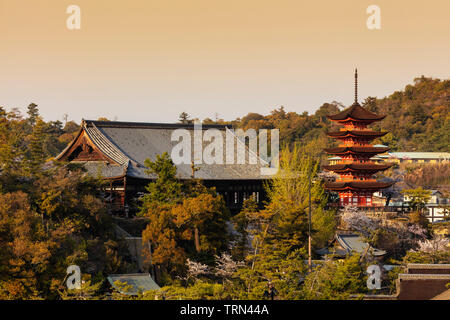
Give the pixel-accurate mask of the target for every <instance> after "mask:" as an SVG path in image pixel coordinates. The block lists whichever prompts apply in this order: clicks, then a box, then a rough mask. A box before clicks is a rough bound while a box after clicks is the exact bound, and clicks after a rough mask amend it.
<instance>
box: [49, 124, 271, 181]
mask: <svg viewBox="0 0 450 320" xmlns="http://www.w3.org/2000/svg"><path fill="white" fill-rule="evenodd" d="M177 129H186V130H193V129H194V125H193V124H165V123H140V122H118V121H93V120H83V122H82V126H81V130H80V132H79V133H78V135H77V137H76V138H75V139H74V141H72V142H71V143H70V144H69V145H68V146H67V148H66V149H64V151H62V152H61V154H59V155H58V156H57V157H56V159H57V160H67V159H70V153H71V152H74V149H75V147H76V146H77V144H81V143H89V144H91V145H92V146H93V147H95V149H96V150H98V152H99V153H101V155H102V159H100V160H108V161H84V160H83V162H84V163H85V167H86V168H87V170H88V172H89V173H90V174H100V175H102V176H104V177H106V178H113V177H119V176H125V175H126V176H129V177H134V178H142V179H151V178H155V177H154V176H150V175H148V174H147V173H146V170H147V168H146V167H145V160H146V159H147V158H149V159H151V160H155V159H156V156H157V155H161V154H162V153H164V152H167V153H168V154H169V155H170V154H171V151H172V147H173V146H174V145H176V144H177V143H178V142H173V141H172V140H171V138H172V133H173V132H174V130H177ZM202 129H203V130H206V129H217V130H218V131H219V132H220V133H221V134H222V138H223V150H224V151H225V150H226V135H227V134H226V133H227V131H229V128H228V127H227V126H225V125H202ZM189 132H191V131H189ZM230 132H231V131H230ZM191 133H192V136H193V132H191ZM231 136H232V137H234V140H235V141H234V147H235V150H234V151H235V152H234V153H235V157H236V153H237V145H238V144H242V143H243V142H242V141H241V140H240V139H239V137H237V136H236V135H234V134H232V135H231ZM82 139H84V140H83V142H80V141H81V140H82ZM205 145H207V143H204V145H203V148H204V147H205ZM245 150H246V154H247V157H248V153H249V152H250V153H251V151H249V150H248V148H247V147H245ZM194 151H195V150H194V146H193V145H191V159H193V160H194V159H196V158H197V157H198V154H197V153H194ZM103 158H104V159H103ZM256 158H257V164H249V163H248V162H249V161H248V159H247V160H246V163H245V164H204V163H203V164H196V165H195V166H196V167H197V168H198V169H199V170H198V171H197V172H196V173H195V177H196V178H198V179H204V180H252V179H267V178H269V177H268V176H267V175H261V168H263V167H268V163H267V162H266V161H264V160H263V159H261V158H259V157H258V156H256ZM224 161H225V159H224ZM191 172H192V169H191V164H180V165H177V175H178V177H179V178H180V179H190V178H191Z"/></svg>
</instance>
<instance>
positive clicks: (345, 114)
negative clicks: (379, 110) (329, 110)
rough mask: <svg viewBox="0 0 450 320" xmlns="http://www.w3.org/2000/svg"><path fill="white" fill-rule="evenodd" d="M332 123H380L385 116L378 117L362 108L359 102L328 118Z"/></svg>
mask: <svg viewBox="0 0 450 320" xmlns="http://www.w3.org/2000/svg"><path fill="white" fill-rule="evenodd" d="M327 117H328V119H330V120H332V121H339V122H341V121H352V120H353V121H370V122H373V121H379V120H383V119H384V118H385V117H386V116H385V115H378V114H376V113H373V112H371V111H369V110H367V109H364V108H363V107H361V105H360V104H359V103H358V102H355V103H353V104H352V105H351V106H350V107H348V108H347V109H345V110H343V111H341V112H339V113H337V114H335V115H331V116H327Z"/></svg>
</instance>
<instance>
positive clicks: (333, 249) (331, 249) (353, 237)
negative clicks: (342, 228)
mask: <svg viewBox="0 0 450 320" xmlns="http://www.w3.org/2000/svg"><path fill="white" fill-rule="evenodd" d="M333 244H334V246H333ZM368 247H369V248H368ZM366 249H368V253H369V254H371V255H372V256H375V257H377V256H382V255H385V254H386V251H384V250H379V249H376V248H373V247H371V246H370V245H369V244H368V243H367V242H365V241H364V240H363V238H362V237H361V236H360V235H357V234H354V233H349V234H341V233H336V235H335V237H334V239H333V241H331V243H330V244H329V245H328V246H327V247H325V248H322V249H320V250H316V253H317V254H319V255H326V254H333V255H336V256H340V257H344V256H346V255H347V254H352V253H355V252H356V253H359V254H364V253H365V252H366Z"/></svg>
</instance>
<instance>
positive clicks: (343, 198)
mask: <svg viewBox="0 0 450 320" xmlns="http://www.w3.org/2000/svg"><path fill="white" fill-rule="evenodd" d="M357 89H358V74H357V72H355V102H354V103H353V104H352V105H351V106H350V107H349V108H347V109H345V110H344V111H342V112H340V113H338V114H335V115H332V116H328V118H329V119H330V120H331V121H333V122H336V123H338V124H341V125H343V128H342V129H340V130H339V131H336V132H329V133H328V136H330V137H332V138H334V139H337V140H339V141H340V144H339V146H338V147H337V148H328V149H325V152H327V153H328V154H332V155H335V156H338V157H339V158H340V160H339V161H338V162H335V163H334V164H330V165H327V166H324V167H323V168H324V169H325V170H328V171H333V172H335V173H337V174H338V175H339V178H338V179H337V180H336V181H334V182H328V183H327V184H326V185H325V188H327V189H328V190H331V191H335V192H338V193H339V201H340V205H355V206H364V207H366V206H373V202H372V194H373V193H374V192H375V191H378V190H380V189H383V188H387V187H390V186H391V185H393V183H391V182H378V181H376V179H375V177H374V174H375V173H377V172H379V171H383V170H386V169H388V168H389V167H391V165H392V164H389V163H381V164H380V163H376V162H375V161H374V160H373V157H374V156H376V155H377V154H379V153H385V152H387V151H388V150H389V148H388V147H379V146H378V147H377V146H373V145H371V144H370V142H371V141H372V140H374V139H376V138H379V137H382V136H383V135H385V134H386V133H387V132H376V131H373V130H371V129H369V128H368V127H367V126H368V125H370V124H372V123H373V122H376V121H380V120H382V119H383V118H384V117H385V116H380V115H377V114H375V113H373V112H370V111H369V110H366V109H365V108H363V107H361V105H360V104H359V103H358V97H357V92H358V91H357Z"/></svg>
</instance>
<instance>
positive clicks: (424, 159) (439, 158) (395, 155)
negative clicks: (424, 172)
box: [386, 152, 450, 163]
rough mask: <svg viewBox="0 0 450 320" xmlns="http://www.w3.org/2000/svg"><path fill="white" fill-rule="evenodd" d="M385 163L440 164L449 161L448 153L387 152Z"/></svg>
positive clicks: (449, 153) (449, 154) (449, 155)
mask: <svg viewBox="0 0 450 320" xmlns="http://www.w3.org/2000/svg"><path fill="white" fill-rule="evenodd" d="M386 161H390V162H394V163H442V162H448V161H450V152H389V153H388V157H387V158H386Z"/></svg>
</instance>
